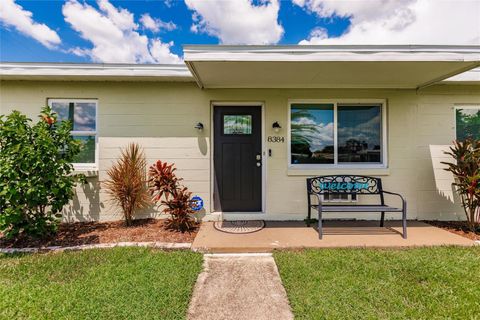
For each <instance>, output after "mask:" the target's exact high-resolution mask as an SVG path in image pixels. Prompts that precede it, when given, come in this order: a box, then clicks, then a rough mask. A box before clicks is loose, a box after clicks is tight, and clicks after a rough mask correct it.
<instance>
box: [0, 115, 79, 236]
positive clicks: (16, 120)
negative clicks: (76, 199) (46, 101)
mask: <svg viewBox="0 0 480 320" xmlns="http://www.w3.org/2000/svg"><path fill="white" fill-rule="evenodd" d="M71 128H72V124H71V123H70V122H68V121H64V122H60V123H57V117H56V114H55V113H53V112H52V110H51V109H50V108H49V107H45V108H43V109H42V114H41V115H40V120H39V121H38V122H37V123H35V124H34V123H32V120H31V119H29V118H27V117H26V116H25V115H23V114H21V113H20V112H18V111H13V112H12V113H11V114H10V115H8V116H4V115H1V116H0V231H1V232H2V233H3V234H4V236H6V237H8V238H12V237H16V236H21V235H28V236H32V237H42V236H46V235H49V234H51V233H53V232H55V231H56V228H57V224H58V222H59V219H60V218H61V211H62V208H63V206H64V205H66V204H67V203H68V202H69V201H70V200H71V199H72V198H73V195H74V190H73V187H74V185H75V183H76V181H78V180H79V179H81V180H82V177H81V176H79V175H73V174H72V173H73V166H72V164H71V163H72V160H73V158H74V157H75V156H76V155H77V154H78V153H79V152H80V145H79V144H78V142H76V141H75V140H74V139H73V138H72V137H71V136H70V131H71Z"/></svg>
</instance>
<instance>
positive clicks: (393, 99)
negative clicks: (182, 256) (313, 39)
mask: <svg viewBox="0 0 480 320" xmlns="http://www.w3.org/2000/svg"><path fill="white" fill-rule="evenodd" d="M0 89H1V92H0V111H1V113H2V114H5V113H8V112H9V111H10V110H11V109H12V108H16V109H18V110H20V111H23V112H25V113H27V114H28V115H29V116H31V117H35V116H36V115H37V113H38V111H39V110H40V107H41V106H42V105H44V104H45V103H46V99H47V98H97V99H98V101H99V107H98V113H99V117H98V118H99V120H98V132H99V148H100V149H99V152H100V161H99V173H98V176H97V177H92V178H89V184H88V185H87V186H83V187H79V188H77V197H76V198H75V200H74V201H73V203H72V205H71V206H70V207H69V208H67V209H66V219H68V220H86V219H95V220H97V219H100V220H112V219H118V218H120V212H119V210H118V209H117V208H115V207H113V206H112V205H111V203H109V201H108V196H107V195H106V193H105V191H104V190H103V189H102V188H101V181H103V180H104V179H105V176H106V170H107V169H108V168H109V166H110V165H111V163H112V162H113V161H115V159H116V157H117V156H118V154H119V152H120V149H121V148H122V147H123V146H125V145H126V144H128V143H129V142H131V141H136V142H139V143H140V144H141V145H142V146H143V147H144V148H145V152H146V155H147V159H148V161H149V163H150V162H152V163H153V162H154V161H155V160H157V159H162V160H166V161H169V162H175V164H176V165H177V167H178V173H179V175H180V176H182V177H183V178H184V179H185V181H184V182H185V185H186V186H188V187H189V188H190V190H191V191H192V192H193V193H194V194H197V195H199V196H201V197H202V198H203V199H204V201H205V212H203V213H202V214H210V212H211V211H212V208H211V207H210V202H211V192H210V190H211V182H210V176H211V143H210V133H211V131H210V130H211V123H210V121H211V120H210V119H211V104H212V102H215V101H221V102H261V103H263V104H264V106H265V119H264V123H265V135H266V136H269V135H278V136H284V137H285V142H284V143H268V142H265V151H266V150H268V149H272V157H266V158H265V166H266V171H267V174H266V187H265V189H266V194H265V198H266V214H265V215H262V218H266V219H269V218H271V219H303V218H304V216H305V214H306V195H305V178H306V177H307V176H312V175H322V174H333V173H347V174H348V173H352V174H354V173H357V174H366V175H377V176H380V177H382V179H383V182H384V187H385V189H388V190H391V191H394V192H399V193H401V194H403V195H405V196H406V198H407V201H408V206H409V209H408V215H409V218H411V219H416V218H419V219H427V218H428V219H444V220H445V219H462V218H463V211H462V209H461V208H460V207H459V205H458V198H457V197H456V196H455V195H454V193H453V192H452V190H451V176H448V175H447V174H446V172H445V171H443V169H442V166H441V165H440V164H439V163H440V161H443V160H444V156H443V150H444V149H445V147H446V146H448V145H449V143H450V141H452V139H454V130H453V129H452V128H453V126H454V113H453V110H452V107H453V105H454V104H461V103H470V104H474V103H478V104H480V90H479V89H478V87H470V86H455V87H453V86H435V87H430V88H427V89H423V90H420V91H418V92H416V91H415V90H366V89H365V90H358V89H304V90H301V89H216V90H200V89H199V88H198V87H197V86H196V85H195V84H194V83H154V82H144V83H139V82H37V81H35V82H26V81H23V82H22V81H8V82H7V81H4V82H1V88H0ZM289 99H386V100H387V129H388V134H387V136H388V168H387V169H348V170H347V169H342V170H340V169H338V170H335V169H328V170H327V169H322V170H298V169H297V170H293V169H289V168H288V165H287V123H288V100H289ZM275 121H278V122H279V123H280V124H281V125H282V127H283V129H282V130H281V131H280V132H279V133H274V132H273V130H272V128H271V124H272V123H273V122H275ZM197 122H202V123H203V124H204V125H205V130H204V131H203V132H202V133H200V134H199V133H198V132H197V130H195V129H194V125H195V124H196V123H197ZM392 200H395V199H393V198H392ZM144 216H160V215H159V213H158V209H155V208H154V209H152V210H149V211H148V212H145V213H144ZM329 217H345V218H346V217H352V215H349V214H344V215H337V216H335V215H333V214H332V215H329ZM359 218H370V219H378V214H372V215H364V216H361V217H359Z"/></svg>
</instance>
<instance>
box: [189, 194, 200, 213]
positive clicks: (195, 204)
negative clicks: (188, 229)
mask: <svg viewBox="0 0 480 320" xmlns="http://www.w3.org/2000/svg"><path fill="white" fill-rule="evenodd" d="M190 207H191V208H192V210H193V211H200V210H202V209H203V199H202V198H200V197H199V196H195V197H193V198H192V201H191V204H190Z"/></svg>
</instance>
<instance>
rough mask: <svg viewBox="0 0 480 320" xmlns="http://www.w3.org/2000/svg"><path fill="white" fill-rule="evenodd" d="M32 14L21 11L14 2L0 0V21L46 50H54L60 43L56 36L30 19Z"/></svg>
mask: <svg viewBox="0 0 480 320" xmlns="http://www.w3.org/2000/svg"><path fill="white" fill-rule="evenodd" d="M32 16H33V14H32V12H30V11H27V10H25V9H23V7H22V6H20V5H18V4H16V3H15V1H14V0H0V21H1V22H2V23H3V24H4V25H5V26H7V27H9V26H11V27H14V28H15V29H17V30H18V31H19V32H21V33H23V34H25V35H27V36H29V37H31V38H33V39H35V40H37V41H38V42H40V43H41V44H43V45H44V46H45V47H47V48H50V49H52V48H54V47H56V46H58V45H59V44H60V43H61V40H60V37H59V36H58V34H57V33H56V32H55V31H54V30H52V29H50V28H49V27H48V26H47V25H45V24H43V23H38V22H35V21H34V20H33V19H32Z"/></svg>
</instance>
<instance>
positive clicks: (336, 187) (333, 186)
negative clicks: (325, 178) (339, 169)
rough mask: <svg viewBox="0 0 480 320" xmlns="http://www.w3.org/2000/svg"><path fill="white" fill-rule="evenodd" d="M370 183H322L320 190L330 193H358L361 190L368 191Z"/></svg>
mask: <svg viewBox="0 0 480 320" xmlns="http://www.w3.org/2000/svg"><path fill="white" fill-rule="evenodd" d="M369 186H370V185H369V184H368V183H359V182H354V183H352V182H322V183H320V185H319V188H320V189H322V190H324V191H325V190H328V191H349V192H352V193H353V192H358V191H361V190H367V189H368V188H369Z"/></svg>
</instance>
